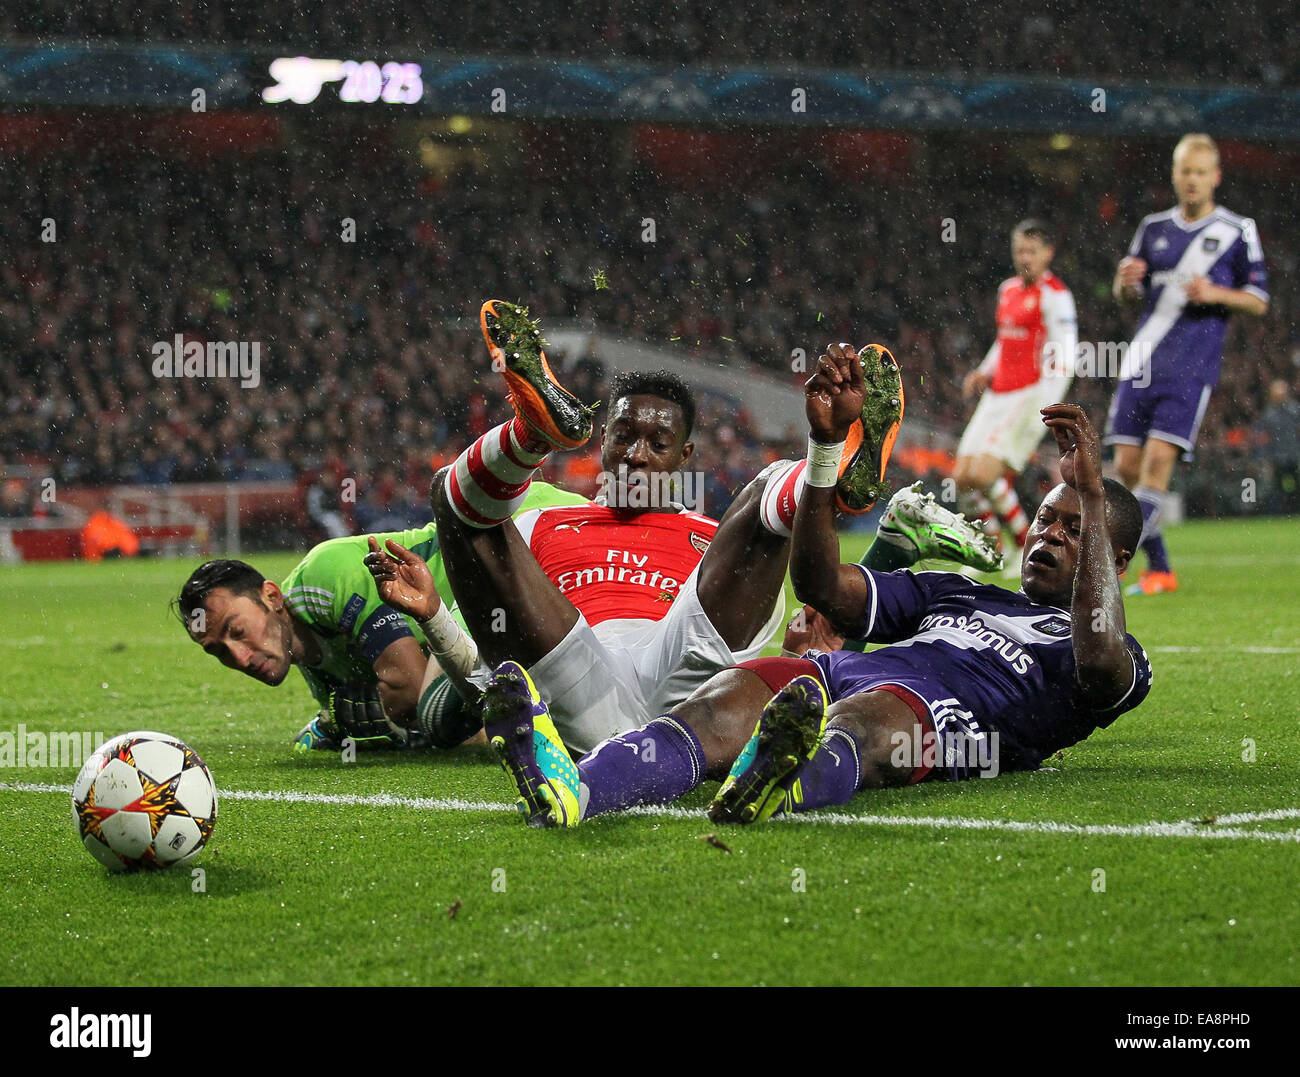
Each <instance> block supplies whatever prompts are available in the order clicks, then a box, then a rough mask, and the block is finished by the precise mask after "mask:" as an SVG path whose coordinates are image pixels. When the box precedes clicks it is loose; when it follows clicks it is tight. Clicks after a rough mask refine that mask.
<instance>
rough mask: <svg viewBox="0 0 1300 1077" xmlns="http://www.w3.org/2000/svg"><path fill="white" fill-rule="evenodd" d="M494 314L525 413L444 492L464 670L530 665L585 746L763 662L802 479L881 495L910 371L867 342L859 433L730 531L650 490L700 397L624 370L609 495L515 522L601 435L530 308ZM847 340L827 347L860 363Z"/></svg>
mask: <svg viewBox="0 0 1300 1077" xmlns="http://www.w3.org/2000/svg"><path fill="white" fill-rule="evenodd" d="M482 322H483V330H484V337H485V339H486V340H487V343H488V348H489V351H490V352H491V354H492V357H493V360H494V364H493V365H494V367H495V368H496V369H498V370H499V371H501V372H503V373H504V374H505V376H506V380H507V382H508V384H509V386H510V393H511V400H512V403H513V405H514V408H515V411H516V418H515V419H514V420H513V421H512V422H510V423H506V424H504V425H502V426H500V427H498V428H497V429H495V430H493V431H490V432H489V433H487V434H485V435H484V436H483V437H481V438H479V440H478V441H477V442H475V444H474V445H473V446H471V447H470V449H468V450H467V451H466V452H465V453H463V454H462V455H461V457H460V458H459V459H458V460H457V461H456V462H455V464H454V465H452V467H450V468H448V469H447V471H446V472H445V480H444V482H442V483H435V492H434V496H433V509H434V518H435V520H436V521H437V524H438V535H439V539H440V541H441V547H442V555H443V559H444V564H445V565H446V568H447V575H448V578H449V580H450V582H451V587H452V592H453V594H454V595H455V597H456V601H457V604H458V607H459V609H460V611H461V613H463V615H464V618H465V623H466V626H467V628H468V630H469V634H470V635H471V636H472V637H473V640H474V642H475V643H476V644H477V650H478V655H479V657H480V658H481V659H482V660H483V661H485V662H486V665H482V664H480V665H479V666H478V667H477V669H476V671H474V672H471V673H470V675H469V677H468V679H469V681H470V682H471V686H473V685H482V684H483V683H485V682H486V680H487V678H488V677H489V676H490V669H491V668H492V667H495V666H496V665H498V664H500V663H502V662H504V661H507V660H512V661H513V662H516V663H518V664H519V665H520V666H521V667H523V668H524V669H526V670H527V671H528V673H529V674H531V676H532V678H533V680H534V682H535V683H536V685H537V687H538V689H539V690H540V691H541V692H542V693H543V694H544V696H545V698H546V699H547V702H548V703H549V704H550V707H551V712H552V713H553V715H554V717H555V723H556V726H557V727H558V729H559V732H560V735H561V736H562V737H563V738H564V741H565V743H566V744H568V745H569V746H570V747H572V748H573V749H575V750H578V751H585V750H586V749H588V748H590V747H591V746H593V745H594V744H596V743H598V742H599V741H601V740H604V739H605V738H606V737H609V736H611V735H612V734H614V733H617V732H619V731H621V730H624V729H630V728H632V727H634V726H636V725H639V724H641V723H642V722H645V721H647V720H648V719H650V718H653V717H654V716H655V715H657V714H661V713H663V712H664V711H665V710H667V709H669V708H670V707H672V706H675V705H676V704H678V703H680V702H681V701H682V700H683V699H685V698H686V697H687V696H688V695H690V693H691V692H692V691H693V690H694V689H695V688H697V687H698V686H699V685H701V684H703V683H704V682H705V681H706V680H708V678H709V677H710V676H711V675H712V674H713V673H716V672H717V671H718V670H720V669H725V668H727V667H728V666H731V665H733V664H734V663H735V662H736V661H744V660H746V659H749V658H753V657H757V655H758V654H759V653H760V651H761V649H762V647H763V646H764V645H765V644H766V642H767V641H768V639H769V638H770V637H771V635H772V633H773V632H774V631H775V629H776V627H777V625H778V624H779V623H780V619H781V616H782V608H781V603H780V599H781V595H782V585H783V582H784V579H785V570H786V562H787V558H788V551H789V534H790V526H791V524H792V523H793V517H794V511H795V506H796V503H797V500H798V498H799V496H800V494H801V493H802V490H803V487H804V486H805V485H806V484H807V482H808V481H809V480H810V479H812V480H815V481H817V482H821V483H823V484H824V485H826V487H827V488H828V489H831V490H832V491H833V496H834V497H836V498H837V499H838V500H839V501H840V502H841V503H844V504H847V506H848V507H849V508H850V509H851V510H855V511H864V510H865V509H866V508H868V507H870V505H871V503H872V502H874V501H875V498H876V496H877V494H878V493H879V492H881V491H883V490H884V489H885V487H884V483H883V481H882V479H883V474H884V468H885V463H886V461H887V459H888V455H889V449H890V447H891V446H892V444H893V439H894V436H895V434H896V432H897V429H898V423H899V420H900V418H901V414H902V387H901V383H900V381H899V376H898V368H897V365H896V364H895V363H894V362H893V358H892V356H890V355H889V353H888V352H887V351H885V350H884V349H881V348H876V347H875V346H872V348H869V349H864V353H863V354H864V358H865V359H867V361H868V366H869V372H870V376H869V377H868V378H867V379H866V382H865V384H866V389H864V390H863V391H862V392H861V393H860V394H859V396H858V397H857V408H858V410H857V412H856V413H855V415H854V416H853V419H852V422H851V423H849V424H847V425H848V426H849V427H850V431H849V433H847V434H846V436H845V438H842V439H840V441H841V443H840V444H836V445H827V446H822V447H821V449H822V450H823V452H822V455H824V456H826V458H827V461H829V462H828V463H825V464H822V465H820V470H819V471H818V472H817V473H816V475H815V476H812V475H806V474H805V472H806V470H807V468H806V463H805V462H804V461H783V462H781V463H779V464H775V465H773V466H772V467H769V468H768V469H767V470H766V471H764V473H763V474H762V475H760V476H759V477H758V478H756V479H755V480H754V481H753V482H752V483H751V484H750V485H749V486H748V487H747V488H746V489H745V490H744V491H742V493H741V494H740V496H739V497H738V498H737V499H736V501H735V502H734V503H733V504H732V506H731V507H730V508H729V509H728V511H727V513H726V515H725V516H724V517H723V519H722V521H721V523H719V522H717V521H714V520H712V519H709V518H708V517H706V516H703V515H701V514H699V513H696V512H690V511H687V510H686V509H685V508H684V507H683V506H682V505H679V504H674V503H671V502H668V503H665V502H664V501H663V500H662V499H660V498H657V497H654V496H647V494H646V491H649V493H650V494H651V495H652V494H653V492H654V491H655V490H658V489H662V488H663V487H664V485H665V484H664V483H662V482H659V481H657V480H658V479H659V478H661V477H662V476H665V475H672V474H674V473H679V472H681V471H682V470H683V468H685V467H687V466H689V462H690V460H691V455H692V453H693V451H694V446H693V444H692V443H691V440H690V433H691V424H692V421H693V419H694V411H695V405H694V401H693V399H692V396H691V393H690V391H689V390H688V389H687V387H686V386H685V385H684V384H683V383H682V382H681V381H680V380H679V379H678V378H676V377H674V376H673V375H670V374H667V373H664V372H659V373H655V374H620V375H619V376H618V377H616V378H615V381H614V386H613V392H612V394H611V399H610V402H609V418H608V422H607V424H606V425H605V426H604V427H602V429H601V435H600V436H601V463H602V467H603V469H604V473H605V479H606V482H605V490H604V493H605V497H604V503H598V504H592V505H586V506H574V507H573V509H574V511H563V512H552V511H549V510H548V511H543V512H537V513H526V514H524V515H523V516H521V517H520V519H519V520H518V521H517V522H512V521H511V519H510V517H511V513H512V511H513V510H514V508H515V507H517V505H518V502H519V500H520V499H521V498H522V497H523V496H524V494H525V493H526V491H527V489H528V485H529V483H530V482H531V481H532V478H533V476H534V475H535V474H536V472H537V469H538V468H540V467H541V465H542V463H543V462H544V460H545V459H546V457H547V455H548V454H549V453H550V452H552V451H554V450H556V449H566V448H575V447H577V446H580V445H581V444H582V443H583V442H584V441H586V439H587V438H588V437H589V436H590V434H591V428H592V423H591V419H590V414H589V412H590V409H587V408H585V407H584V406H583V405H582V404H581V403H579V402H578V401H576V400H575V399H574V398H573V397H572V396H570V395H569V394H568V393H567V392H566V391H565V390H564V389H563V388H562V387H561V386H560V385H559V384H558V382H557V381H556V380H555V378H554V376H553V375H552V373H551V371H550V368H549V365H547V363H546V359H545V355H544V353H543V352H542V350H541V344H542V343H543V342H542V341H541V338H540V336H539V335H538V330H537V328H536V326H535V325H534V324H533V323H532V322H530V321H529V320H528V319H527V318H526V317H525V312H523V311H521V310H520V309H519V308H516V307H513V306H512V305H511V304H506V303H502V302H500V301H497V300H494V301H490V302H489V303H486V304H484V308H483V314H482ZM844 348H847V346H844ZM844 348H842V347H841V346H832V350H833V351H834V352H835V353H836V354H837V355H839V356H841V357H842V361H843V362H845V363H848V362H849V358H847V357H851V360H852V363H853V364H854V365H855V366H856V367H857V368H858V369H859V370H861V363H860V361H859V358H858V356H857V354H856V353H855V352H854V351H853V349H852V348H847V350H844ZM823 358H825V357H823ZM860 380H861V379H860ZM387 554H388V556H386V555H385V553H383V552H380V551H379V550H378V548H377V547H376V548H375V552H373V553H372V554H370V555H369V556H368V557H367V558H366V563H367V565H368V566H369V567H370V569H371V571H372V573H374V575H375V577H376V580H377V581H378V586H379V590H380V593H381V594H382V595H383V597H384V601H385V602H387V603H388V605H390V606H392V607H394V608H395V609H397V610H399V611H401V612H404V613H408V614H410V615H411V616H413V617H415V618H417V619H419V620H420V621H425V620H426V619H427V618H428V617H429V616H431V614H432V609H431V604H433V603H436V602H437V592H436V590H435V589H434V588H433V587H432V586H431V585H430V584H431V581H430V579H429V577H428V573H427V570H425V569H424V568H423V565H422V562H420V560H419V558H416V557H414V556H412V555H410V554H409V553H408V552H407V551H405V550H403V549H402V548H401V547H399V546H396V545H395V544H389V545H388V550H387ZM394 558H397V559H400V560H395V559H394ZM448 673H449V675H450V673H451V671H450V670H448ZM529 735H530V736H531V733H530V734H529ZM498 747H499V750H500V746H498Z"/></svg>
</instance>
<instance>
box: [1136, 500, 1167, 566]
mask: <svg viewBox="0 0 1300 1077" xmlns="http://www.w3.org/2000/svg"><path fill="white" fill-rule="evenodd" d="M1133 496H1134V497H1136V498H1137V501H1138V505H1139V506H1140V507H1141V509H1142V538H1141V539H1140V540H1139V541H1138V547H1139V549H1141V550H1142V552H1143V553H1145V554H1146V555H1147V567H1148V568H1149V569H1150V570H1151V571H1152V572H1169V571H1170V568H1169V553H1168V551H1166V550H1165V537H1164V534H1163V533H1162V532H1161V530H1160V510H1161V509H1162V508H1164V504H1165V494H1164V491H1163V490H1157V489H1155V488H1154V487H1151V486H1139V487H1138V488H1137V489H1136V490H1134V491H1133Z"/></svg>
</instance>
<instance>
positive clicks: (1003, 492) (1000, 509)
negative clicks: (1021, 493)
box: [985, 475, 1029, 546]
mask: <svg viewBox="0 0 1300 1077" xmlns="http://www.w3.org/2000/svg"><path fill="white" fill-rule="evenodd" d="M985 493H986V494H987V495H988V499H989V500H990V501H991V502H993V509H994V511H996V512H997V514H998V515H999V516H1000V517H1001V518H1002V522H1003V523H1004V524H1006V525H1007V530H1008V531H1010V532H1011V533H1012V534H1013V535H1014V536H1015V537H1016V545H1017V546H1023V545H1024V544H1025V539H1027V538H1028V537H1029V517H1028V516H1026V515H1025V510H1024V509H1023V508H1022V507H1021V505H1020V498H1018V497H1017V496H1016V488H1015V487H1014V486H1012V485H1011V483H1009V482H1008V481H1007V477H1006V476H1005V475H1003V476H1001V477H1000V478H998V480H997V481H996V482H994V483H993V484H992V485H991V486H990V487H989V488H988V489H987V490H986V491H985Z"/></svg>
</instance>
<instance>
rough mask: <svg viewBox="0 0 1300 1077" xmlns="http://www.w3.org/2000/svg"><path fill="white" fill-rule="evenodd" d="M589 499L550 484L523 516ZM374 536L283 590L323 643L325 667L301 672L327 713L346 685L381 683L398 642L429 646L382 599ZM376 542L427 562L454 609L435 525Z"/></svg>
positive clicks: (336, 549)
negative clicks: (383, 660) (373, 562)
mask: <svg viewBox="0 0 1300 1077" xmlns="http://www.w3.org/2000/svg"><path fill="white" fill-rule="evenodd" d="M586 500H587V499H586V498H585V497H581V496H579V495H578V494H571V493H569V492H568V491H567V490H561V489H559V488H558V487H555V486H552V485H550V484H549V483H545V482H534V483H533V484H532V485H531V486H530V487H529V488H528V496H527V497H526V498H525V499H524V503H523V505H522V506H521V508H520V509H519V512H527V511H529V510H530V509H540V508H547V507H550V506H554V505H578V504H582V503H584V502H585V501H586ZM516 515H518V514H516ZM368 537H369V536H367V535H351V536H348V537H345V538H335V539H329V540H328V541H326V542H322V543H320V544H319V545H318V546H314V547H312V549H311V551H310V552H309V553H308V554H307V556H306V557H304V558H303V559H302V560H301V561H299V562H298V564H297V565H296V566H295V567H294V570H293V571H292V572H290V573H289V575H288V576H286V577H285V580H284V582H283V583H282V584H281V585H280V590H281V591H283V592H284V599H285V602H287V603H288V605H289V609H290V611H291V612H292V614H293V616H294V617H296V618H297V619H298V620H299V621H302V622H303V623H305V624H306V625H307V626H308V627H310V628H311V630H312V632H313V634H314V635H315V637H316V641H317V642H318V643H319V644H320V650H321V660H320V663H319V664H318V665H316V666H312V667H310V668H308V667H307V666H303V665H300V666H299V667H298V668H299V669H301V670H302V675H303V676H304V677H305V678H306V680H307V685H308V687H309V688H310V689H311V693H312V695H313V696H315V697H316V700H317V701H318V702H319V703H320V704H321V706H327V705H328V704H329V697H330V693H331V692H333V691H334V690H335V689H336V688H339V687H341V686H342V685H345V684H374V683H376V682H377V680H378V678H377V677H376V676H375V669H374V663H375V660H376V659H377V658H378V657H379V656H380V655H381V654H382V653H383V652H384V650H385V649H386V648H387V647H388V646H389V645H390V644H392V643H393V642H395V641H396V640H399V639H403V638H404V637H406V636H413V637H415V639H416V640H418V641H420V642H421V644H422V645H424V634H423V633H422V632H421V631H420V627H419V625H418V624H417V623H416V622H415V621H414V620H413V619H412V618H410V617H407V616H406V615H405V614H402V613H398V612H397V610H395V609H393V608H391V607H390V606H385V605H384V603H383V600H382V599H380V597H379V590H378V588H377V587H376V586H375V579H374V577H373V576H371V575H370V571H369V569H367V568H366V566H365V564H364V563H363V561H362V559H363V558H364V557H365V556H366V554H367V553H369V552H370V546H369V543H368V541H367V539H368ZM375 537H376V538H377V539H378V540H379V545H380V548H381V549H382V548H384V543H385V541H386V540H388V539H393V540H395V541H396V542H398V543H399V544H401V545H402V546H405V547H406V548H407V549H408V550H411V551H412V552H414V553H416V554H419V555H420V557H422V558H424V560H425V561H426V562H428V565H429V571H430V572H432V573H433V582H434V585H435V586H436V587H437V588H438V594H439V595H441V596H442V600H443V602H444V603H446V605H447V606H448V608H451V607H452V603H453V601H454V599H453V596H452V593H451V586H450V584H449V583H448V582H447V570H446V569H445V568H444V567H443V563H442V551H441V548H440V547H439V545H438V532H437V527H436V525H435V524H433V523H428V524H425V525H424V526H423V527H417V528H413V529H412V530H410V531H393V532H389V533H387V534H382V535H376V536H375ZM453 616H455V617H456V618H457V620H458V621H460V624H461V627H462V628H463V627H464V626H465V623H464V621H463V619H461V617H460V614H459V612H457V611H455V610H453ZM426 650H427V646H426Z"/></svg>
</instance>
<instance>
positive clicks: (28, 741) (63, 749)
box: [0, 722, 108, 768]
mask: <svg viewBox="0 0 1300 1077" xmlns="http://www.w3.org/2000/svg"><path fill="white" fill-rule="evenodd" d="M107 739H108V738H107V737H105V736H104V734H103V733H92V732H90V731H89V730H81V731H74V732H71V733H60V732H57V731H55V732H53V733H46V732H43V731H40V730H28V728H27V726H26V725H24V724H23V723H21V722H19V723H18V730H17V732H14V731H13V730H9V729H2V730H0V767H78V768H80V766H81V765H82V764H83V763H84V762H85V761H86V760H87V759H89V758H90V757H91V756H92V755H94V753H95V752H96V751H98V750H99V746H100V745H101V744H103V743H104V741H105V740H107Z"/></svg>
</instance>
